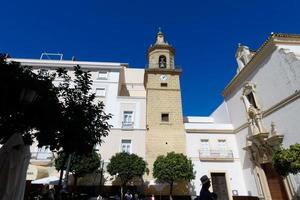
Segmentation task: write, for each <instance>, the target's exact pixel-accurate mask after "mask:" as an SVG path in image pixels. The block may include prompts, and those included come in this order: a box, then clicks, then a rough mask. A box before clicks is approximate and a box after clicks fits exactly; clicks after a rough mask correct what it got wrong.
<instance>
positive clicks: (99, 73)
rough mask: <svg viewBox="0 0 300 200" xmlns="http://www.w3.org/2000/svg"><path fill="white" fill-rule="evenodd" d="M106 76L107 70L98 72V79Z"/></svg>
mask: <svg viewBox="0 0 300 200" xmlns="http://www.w3.org/2000/svg"><path fill="white" fill-rule="evenodd" d="M107 77H108V72H106V71H99V72H98V79H107Z"/></svg>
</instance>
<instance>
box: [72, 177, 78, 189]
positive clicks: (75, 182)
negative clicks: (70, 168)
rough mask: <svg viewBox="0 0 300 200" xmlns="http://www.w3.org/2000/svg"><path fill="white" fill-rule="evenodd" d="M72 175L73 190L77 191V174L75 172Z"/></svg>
mask: <svg viewBox="0 0 300 200" xmlns="http://www.w3.org/2000/svg"><path fill="white" fill-rule="evenodd" d="M73 176H74V185H73V186H74V192H75V193H76V192H77V181H78V176H77V175H76V174H73Z"/></svg>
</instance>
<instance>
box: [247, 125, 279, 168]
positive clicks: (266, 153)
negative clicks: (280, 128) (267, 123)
mask: <svg viewBox="0 0 300 200" xmlns="http://www.w3.org/2000/svg"><path fill="white" fill-rule="evenodd" d="M272 132H273V133H272ZM282 140H283V135H281V134H278V132H277V131H276V129H275V124H274V123H273V122H272V125H271V131H270V134H269V133H268V132H265V133H259V134H256V135H251V136H248V137H247V141H246V142H247V146H246V147H244V148H243V149H244V150H246V151H247V152H248V153H249V155H250V159H251V161H252V162H253V163H254V164H255V165H257V166H260V164H263V163H269V162H271V161H272V157H273V154H274V152H275V151H276V150H277V149H278V148H279V147H280V145H281V143H282Z"/></svg>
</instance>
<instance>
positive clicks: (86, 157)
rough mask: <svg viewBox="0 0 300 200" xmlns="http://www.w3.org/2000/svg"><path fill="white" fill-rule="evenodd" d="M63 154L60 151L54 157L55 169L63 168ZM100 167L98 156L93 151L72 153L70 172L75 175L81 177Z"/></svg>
mask: <svg viewBox="0 0 300 200" xmlns="http://www.w3.org/2000/svg"><path fill="white" fill-rule="evenodd" d="M65 159H66V158H65V154H64V153H63V152H60V153H59V154H58V157H57V158H56V159H55V168H56V169H57V170H60V169H65V164H64V160H65ZM99 167H100V158H99V156H98V154H97V153H96V152H95V151H92V153H89V154H82V155H76V154H73V155H72V159H71V164H70V172H71V173H72V174H74V175H75V176H77V177H83V176H85V175H86V174H90V173H92V172H94V171H96V170H97V169H98V168H99Z"/></svg>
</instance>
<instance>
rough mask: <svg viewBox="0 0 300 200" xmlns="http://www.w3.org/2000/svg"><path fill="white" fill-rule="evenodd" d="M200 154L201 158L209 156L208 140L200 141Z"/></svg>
mask: <svg viewBox="0 0 300 200" xmlns="http://www.w3.org/2000/svg"><path fill="white" fill-rule="evenodd" d="M200 153H201V155H202V156H209V155H210V148H209V140H208V139H201V140H200Z"/></svg>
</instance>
